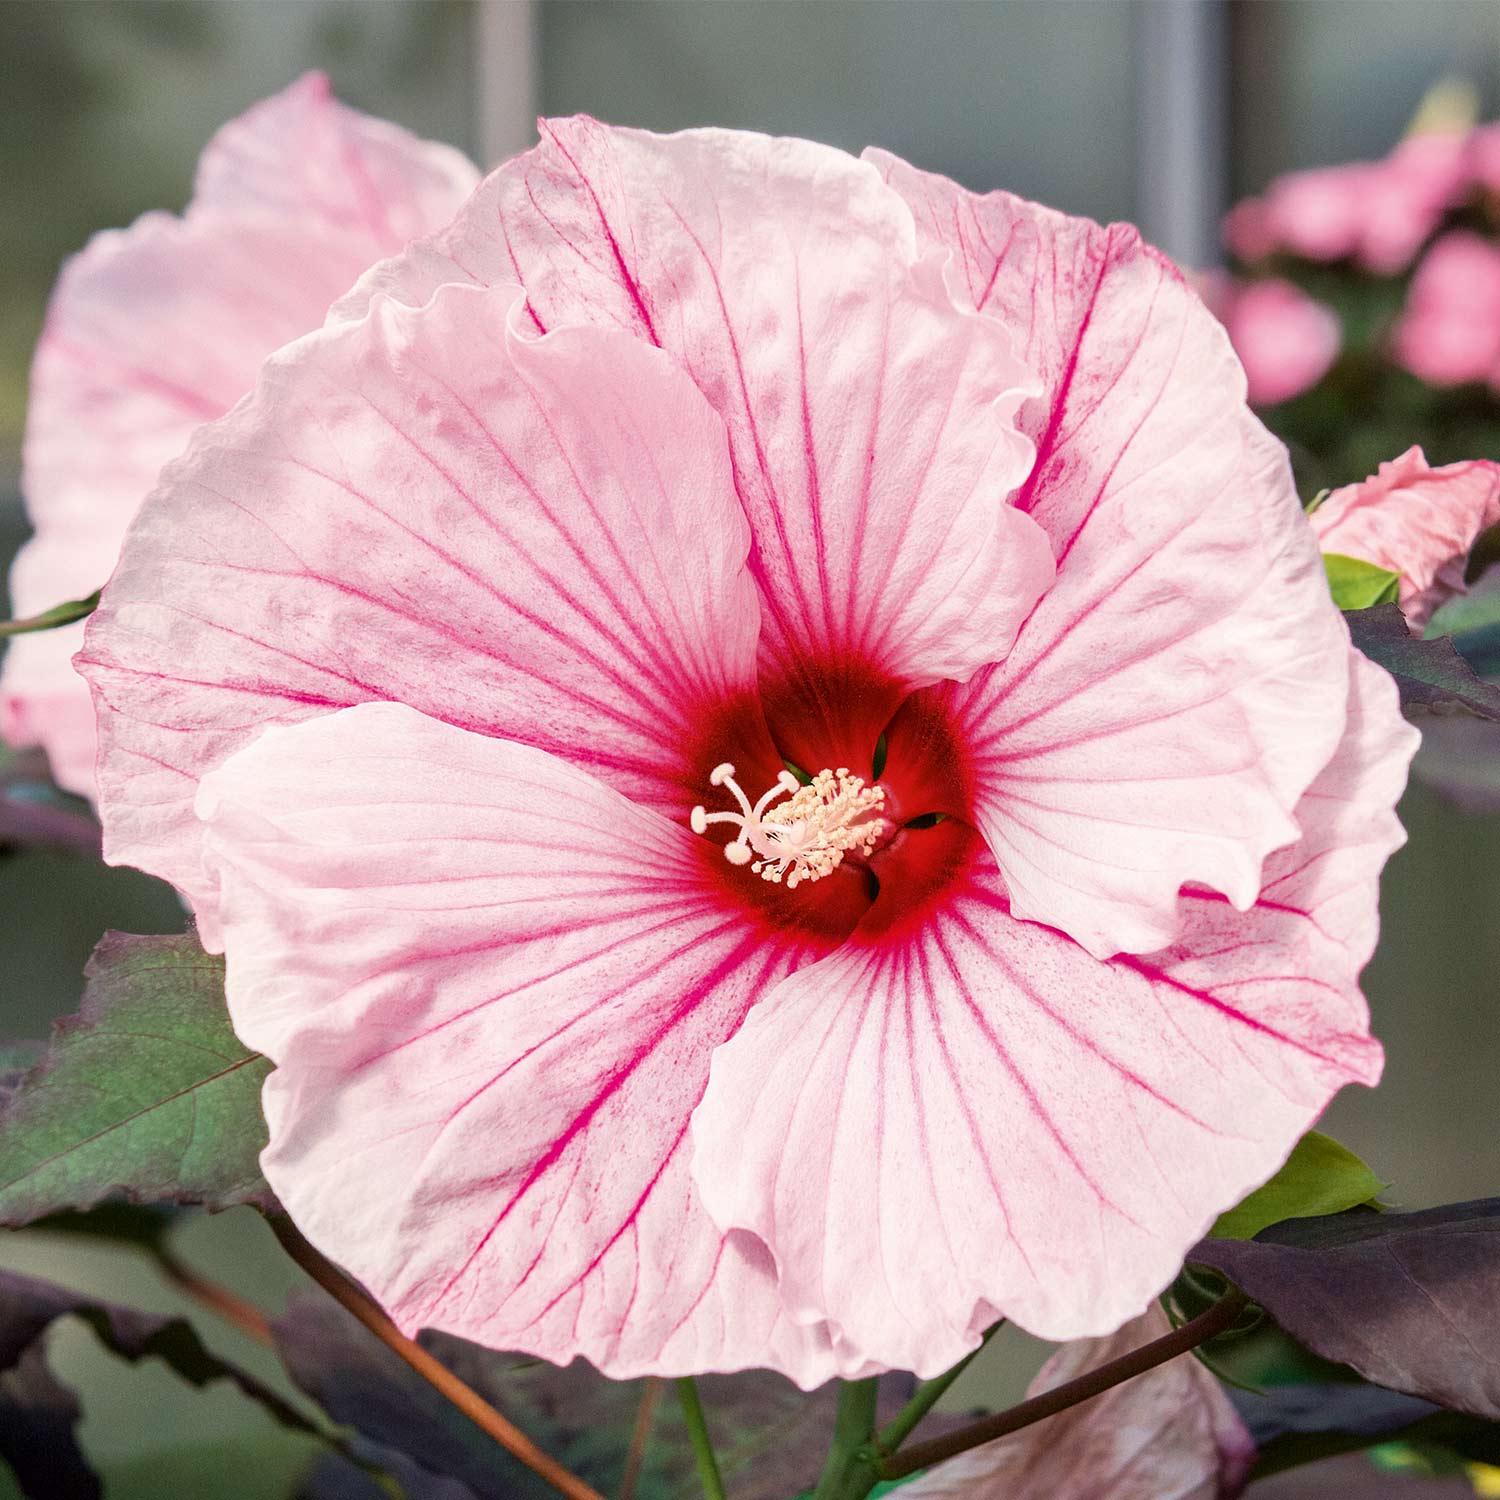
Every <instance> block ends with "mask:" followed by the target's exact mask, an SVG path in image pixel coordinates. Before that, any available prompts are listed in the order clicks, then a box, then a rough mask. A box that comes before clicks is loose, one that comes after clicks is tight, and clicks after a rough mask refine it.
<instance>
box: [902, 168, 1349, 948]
mask: <svg viewBox="0 0 1500 1500" xmlns="http://www.w3.org/2000/svg"><path fill="white" fill-rule="evenodd" d="M872 156H873V159H874V160H875V161H876V163H877V164H878V165H879V166H880V168H881V170H882V171H883V172H884V173H885V175H886V177H887V179H888V180H889V181H890V182H891V183H892V185H893V186H895V187H897V188H898V189H899V190H900V191H901V193H902V194H903V195H904V196H905V197H906V198H907V199H908V201H910V203H911V204H912V206H913V210H914V212H915V214H916V217H917V223H918V229H919V238H920V242H921V243H923V244H924V245H925V244H930V245H934V246H942V247H946V248H948V249H949V250H951V252H952V253H953V255H954V257H955V262H956V264H955V270H956V273H957V274H958V275H959V276H961V277H962V278H963V280H964V281H965V283H966V284H967V286H968V289H969V295H970V297H971V299H972V301H973V303H974V304H975V305H976V306H978V307H980V308H982V309H983V310H984V311H985V312H987V313H988V314H990V315H991V316H993V317H994V318H995V319H996V320H997V321H999V322H1002V323H1004V324H1005V325H1006V326H1007V327H1009V328H1010V329H1011V330H1012V332H1013V333H1014V335H1015V338H1016V341H1017V347H1018V349H1019V350H1020V352H1021V354H1022V357H1023V358H1024V359H1025V360H1026V362H1027V363H1028V364H1029V365H1030V366H1031V367H1032V368H1033V369H1035V370H1036V371H1037V372H1038V373H1039V375H1040V376H1041V379H1042V383H1043V393H1042V395H1040V396H1039V397H1037V398H1035V399H1033V400H1031V401H1028V402H1027V403H1026V404H1025V405H1024V406H1023V407H1022V409H1021V413H1020V423H1021V426H1022V428H1023V430H1024V431H1025V432H1027V433H1028V434H1029V435H1030V436H1031V437H1032V438H1033V439H1034V440H1035V442H1036V445H1037V461H1036V466H1035V468H1034V469H1033V471H1032V475H1031V478H1030V479H1029V480H1028V481H1027V484H1026V485H1025V486H1024V487H1023V489H1022V490H1021V492H1020V495H1019V496H1018V498H1017V501H1016V503H1017V505H1018V506H1019V507H1020V508H1022V509H1024V510H1025V511H1027V513H1028V514H1030V515H1031V516H1032V517H1033V519H1035V520H1036V521H1037V522H1038V523H1039V524H1040V525H1041V527H1042V528H1043V530H1045V531H1046V533H1047V535H1048V537H1049V538H1050V539H1051V542H1052V548H1053V553H1054V555H1055V557H1056V559H1057V581H1056V582H1055V584H1054V585H1053V586H1052V588H1051V589H1050V590H1049V591H1048V592H1047V594H1046V595H1045V596H1044V597H1043V599H1042V600H1041V602H1040V604H1038V606H1037V608H1036V610H1035V611H1034V612H1033V614H1032V615H1031V617H1030V619H1029V620H1028V621H1027V622H1026V624H1025V626H1024V627H1023V629H1022V631H1021V634H1020V636H1019V638H1018V639H1017V641H1016V644H1015V647H1014V649H1013V650H1012V651H1011V652H1010V654H1009V656H1008V657H1007V658H1006V659H1005V661H1004V662H1002V663H1001V664H1000V665H999V666H997V667H995V668H993V669H991V670H989V671H987V672H981V673H979V674H976V676H975V677H974V678H973V679H972V680H971V682H970V683H969V685H968V687H967V688H966V689H964V690H962V691H960V692H958V693H957V694H955V697H956V699H957V700H958V702H959V704H960V707H959V709H958V712H959V713H960V714H961V716H962V717H963V718H964V720H965V721H966V722H967V723H968V724H969V726H970V730H971V738H972V746H971V753H972V756H973V761H974V764H973V774H974V780H975V786H976V790H975V798H976V805H975V809H974V816H975V817H976V819H977V821H978V823H979V826H980V827H981V829H982V830H983V832H984V835H985V837H986V839H987V840H988V842H989V844H990V846H991V848H992V849H993V851H994V854H995V858H996V859H997V860H998V862H999V865H1000V868H1001V871H1002V872H1003V874H1004V877H1005V881H1006V884H1007V886H1008V888H1009V891H1010V897H1011V902H1012V910H1013V912H1014V913H1015V915H1017V916H1020V917H1024V918H1026V919H1028V920H1032V921H1037V922H1045V923H1047V924H1049V925H1051V926H1054V927H1059V928H1061V929H1062V930H1063V931H1065V932H1067V933H1068V934H1069V935H1070V936H1072V937H1073V938H1075V939H1076V940H1077V941H1078V942H1080V943H1082V944H1083V945H1084V946H1085V947H1086V948H1088V949H1089V950H1090V952H1092V953H1094V954H1096V955H1098V956H1100V957H1106V956H1108V955H1109V954H1111V953H1115V952H1135V953H1140V952H1148V951H1151V950H1152V949H1155V948H1159V947H1161V946H1163V945H1164V944H1166V943H1169V942H1170V941H1171V940H1172V939H1173V937H1174V935H1175V934H1176V933H1177V931H1178V930H1179V928H1180V927H1181V925H1182V924H1183V922H1184V920H1185V912H1184V909H1183V908H1182V907H1181V906H1180V904H1179V901H1178V892H1179V890H1180V889H1181V887H1182V886H1184V885H1187V884H1191V883H1196V884H1202V885H1207V886H1210V887H1212V888H1213V889H1215V890H1218V891H1222V892H1223V893H1225V894H1226V895H1228V896H1229V897H1230V899H1231V900H1232V901H1233V902H1234V903H1235V905H1236V906H1238V907H1240V908H1241V909H1244V908H1247V907H1248V906H1249V905H1250V904H1251V903H1253V902H1254V900H1255V897H1256V893H1257V891H1258V890H1259V889H1260V885H1261V870H1262V867H1263V864H1264V861H1265V859H1266V857H1267V855H1269V854H1270V853H1271V852H1272V851H1273V850H1275V849H1278V848H1282V847H1284V846H1285V845H1287V844H1289V843H1290V842H1292V840H1294V839H1295V838H1296V837H1297V824H1296V821H1295V819H1294V817H1293V811H1294V809H1295V808H1296V805H1297V801H1298V799H1299V798H1300V797H1301V795H1302V794H1303V792H1304V791H1306V789H1307V787H1308V786H1309V785H1310V784H1311V782H1312V780H1313V778H1314V777H1315V776H1316V775H1317V774H1318V772H1319V771H1320V770H1321V769H1322V768H1323V766H1324V765H1325V764H1326V763H1327V761H1328V759H1329V757H1330V756H1331V755H1332V754H1333V750H1334V747H1335V746H1336V745H1337V743H1338V740H1339V736H1340V734H1341V733H1342V730H1343V723H1344V703H1345V701H1346V698H1347V682H1348V672H1349V667H1348V662H1349V654H1348V649H1347V637H1346V634H1345V632H1344V630H1343V627H1342V624H1341V622H1340V620H1339V616H1338V611H1337V610H1336V609H1335V608H1334V606H1333V603H1332V601H1331V599H1330V598H1329V595H1328V588H1327V584H1326V582H1325V580H1324V576H1323V569H1322V564H1321V561H1320V558H1319V555H1318V550H1317V546H1316V543H1315V541H1314V539H1313V537H1312V536H1311V534H1310V533H1309V531H1308V528H1307V525H1306V522H1305V521H1304V519H1303V516H1302V511H1301V507H1300V505H1299V504H1298V501H1297V495H1296V491H1295V489H1294V487H1293V483H1292V477H1291V472H1290V469H1289V467H1288V464H1287V458H1286V452H1285V450H1284V449H1283V448H1282V446H1281V444H1280V443H1278V442H1276V441H1275V440H1274V439H1272V438H1271V437H1270V436H1269V434H1268V433H1267V432H1266V431H1265V429H1264V428H1263V427H1262V426H1261V425H1260V423H1259V422H1257V421H1256V420H1255V418H1254V417H1253V416H1252V415H1251V413H1250V411H1249V410H1248V408H1247V407H1246V405H1245V381H1244V375H1243V373H1242V371H1241V370H1240V368H1239V364H1238V361H1237V360H1236V359H1235V356H1234V353H1233V351H1232V349H1231V348H1230V345H1229V342H1228V340H1227V338H1226V337H1225V334H1224V331H1223V329H1222V328H1220V327H1219V325H1218V324H1217V323H1216V322H1215V320H1214V319H1213V317H1212V316H1211V315H1210V314H1209V313H1208V311H1207V310H1206V309H1205V308H1204V306H1203V305H1202V303H1201V302H1200V301H1199V299H1198V298H1197V296H1196V295H1195V294H1194V293H1193V292H1192V291H1191V290H1190V288H1189V287H1188V286H1187V285H1186V284H1185V283H1184V281H1183V279H1182V277H1181V275H1180V273H1179V272H1178V271H1177V270H1176V268H1175V267H1173V266H1172V265H1171V264H1170V263H1169V262H1168V261H1167V260H1166V259H1165V258H1164V257H1162V256H1161V255H1159V254H1158V253H1157V252H1156V251H1154V250H1152V249H1150V248H1149V247H1148V246H1146V245H1144V244H1143V243H1142V242H1141V240H1140V238H1139V236H1138V235H1137V234H1136V232H1135V231H1134V230H1133V229H1130V228H1129V227H1127V226H1124V225H1114V226H1112V227H1111V228H1108V229H1105V228H1101V227H1100V226H1098V225H1096V224H1094V223H1092V222H1090V221H1088V220H1084V219H1073V218H1068V217H1066V216H1064V215H1062V214H1058V213H1054V212H1052V211H1051V210H1048V209H1044V208H1039V207H1037V206H1036V205H1034V204H1031V203H1027V202H1025V201H1024V200H1022V199H1019V198H1015V197H1012V196H1011V195H1009V194H1006V193H992V194H989V195H988V196H986V197H977V196H975V195H973V194H970V193H968V192H965V191H964V190H963V189H961V188H958V187H956V186H955V185H954V184H952V183H951V182H948V181H947V180H946V179H944V178H940V177H935V176H930V175H927V174H924V173H920V172H918V171H916V170H915V169H913V168H911V167H909V166H907V165H906V164H905V163H904V162H901V161H899V160H898V159H896V158H895V157H891V156H888V155H885V154H883V153H872ZM950 810H952V811H962V809H950Z"/></svg>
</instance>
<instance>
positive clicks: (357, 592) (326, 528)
mask: <svg viewBox="0 0 1500 1500" xmlns="http://www.w3.org/2000/svg"><path fill="white" fill-rule="evenodd" d="M519 298H520V294H519V292H518V291H517V290H516V289H515V288H509V289H507V288H495V289H494V290H485V289H482V288H477V287H458V286H454V287H449V288H446V289H444V290H443V291H441V292H440V293H438V294H437V296H436V297H435V298H434V299H433V300H432V301H431V302H430V303H429V304H428V305H427V306H425V307H423V308H420V309H411V308H405V307H400V306H398V305H396V304H394V303H391V302H388V301H385V300H382V301H381V302H380V303H379V304H377V306H376V307H375V308H374V309H372V312H371V315H370V317H369V318H368V319H367V320H366V321H365V322H363V323H360V324H356V325H353V326H346V327H342V328H337V329H330V330H326V331H324V332H322V333H320V334H317V335H315V336H314V337H312V338H309V339H305V340H303V341H301V342H300V343H299V344H297V345H296V346H294V347H293V348H291V349H288V350H285V351H283V352H282V353H281V354H279V355H277V356H276V357H275V358H274V359H272V360H271V361H270V362H269V363H268V364H267V365H266V367H265V370H264V372H263V374H262V377H261V381H260V384H259V386H258V387H257V390H256V394H255V396H254V397H253V398H252V399H251V400H249V401H247V402H245V403H243V404H241V405H240V406H239V407H238V408H237V409H236V410H235V411H234V412H233V413H231V414H230V415H229V416H228V417H226V418H225V419H224V420H223V421H222V422H220V423H217V424H215V425H214V426H212V427H210V428H207V429H205V430H204V431H203V432H202V433H201V434H200V435H199V436H198V438H197V439H196V440H195V442H194V444H193V447H192V449H191V450H190V452H189V453H188V455H187V456H186V457H185V458H184V459H183V460H182V461H181V462H180V463H177V464H175V465H173V466H172V467H171V468H170V469H169V470H168V471H167V474H166V475H165V476H164V480H163V484H162V487H161V488H160V489H159V490H158V491H157V492H156V494H155V495H154V496H153V497H152V502H151V504H150V505H149V506H147V507H146V509H145V511H144V512H143V513H142V516H141V519H140V521H139V523H138V525H137V527H136V529H135V531H134V533H133V535H132V537H131V539H130V541H129V543H128V544H127V546H126V548H125V550H124V554H123V556H122V559H121V563H120V568H119V572H118V573H117V575H116V577H115V580H114V582H113V584H112V585H111V587H110V588H109V590H108V592H107V594H106V596H105V599H104V602H103V604H102V606H101V608H100V610H99V611H98V613H97V614H96V615H95V616H94V618H93V619H92V621H91V622H90V626H89V631H88V634H87V637H86V642H85V647H84V650H83V652H82V653H81V655H80V657H79V663H80V667H81V669H82V670H83V671H84V673H85V675H87V676H88V677H89V679H90V680H91V682H92V683H93V685H94V687H95V690H96V693H97V695H98V699H99V702H100V704H101V717H100V729H101V734H102V745H103V753H102V758H101V787H102V790H103V798H102V807H103V811H104V819H105V837H106V850H107V853H108V854H109V857H110V858H111V859H114V860H120V861H124V862H126V863H130V864H136V865H140V866H142V867H144V868H146V869H148V870H151V871H153V872H154V873H157V874H160V875H163V876H165V877H166V878H167V879H169V880H171V881H172V882H173V883H174V884H176V885H178V886H179V887H180V888H182V889H183V890H185V891H186V892H187V893H188V894H189V895H190V896H191V897H192V899H193V901H194V904H195V906H196V907H197V909H198V912H199V916H200V921H203V922H205V923H206V940H208V941H210V942H212V941H214V933H213V928H212V921H211V916H212V884H211V881H209V880H207V879H206V877H205V875H204V873H203V872H202V870H201V868H200V866H199V860H198V833H197V830H196V827H195V825H194V822H193V819H192V798H193V787H194V784H195V782H196V781H197V779H198V778H199V777H200V776H201V775H202V774H204V773H205V772H206V771H207V770H208V769H210V768H211V767H212V766H213V765H215V764H217V763H218V762H220V761H222V760H223V758H224V757H225V756H226V755H229V754H232V753H233V752H234V750H236V749H238V748H239V747H240V746H241V745H243V744H244V743H245V742H246V741H247V740H248V739H249V738H251V737H252V736H253V735H254V734H256V733H257V732H258V731H259V730H261V729H262V728H264V727H265V726H266V725H268V724H273V723H287V722H290V721H292V720H296V719H302V718H306V717H308V716H310V715H314V714H321V713H326V712H327V711H329V710H330V709H334V708H340V707H344V706H346V705H348V704H352V703H357V702H361V701H363V700H366V699H372V698H373V699H392V700H395V701H397V702H402V703H407V704H410V705H412V706H413V707H415V708H418V709H420V710H422V711H423V712H424V713H428V714H431V715H433V716H435V717H438V718H441V719H445V720H447V721H448V722H450V723H454V724H458V725H461V726H462V727H464V728H468V729H475V730H479V731H481V732H483V733H487V734H503V735H505V736H507V737H508V738H513V739H519V740H524V741H526V742H527V743H531V744H536V745H541V746H542V747H544V748H546V749H548V750H552V751H554V752H556V753H558V754H560V755H564V756H566V757H567V758H568V759H570V760H572V761H574V762H575V763H577V764H581V765H586V766H588V767H589V768H590V769H593V770H596V771H597V772H598V774H600V775H601V776H602V777H603V778H604V779H605V780H607V781H609V782H611V783H612V784H613V785H616V786H619V787H620V788H622V789H623V790H625V791H627V792H629V793H630V794H631V795H634V796H637V797H640V798H643V799H645V800H647V801H653V802H655V803H657V804H659V805H664V806H668V807H670V808H672V809H673V810H675V811H679V812H682V813H684V814H685V812H686V809H687V808H688V807H690V806H691V805H692V804H693V803H695V802H698V801H701V800H702V797H703V793H704V791H705V790H706V775H707V770H708V767H709V766H711V765H712V764H713V763H714V762H715V761H718V760H721V759H723V758H724V755H723V753H722V750H721V749H720V748H719V747H717V746H704V745H701V744H700V743H699V742H700V741H701V739H702V736H703V734H704V733H705V732H707V731H708V730H710V729H712V727H713V721H712V713H713V712H718V711H722V710H723V709H724V708H725V706H726V705H728V704H729V703H730V701H731V700H733V699H735V698H736V697H739V698H745V697H748V695H749V692H750V690H751V688H752V687H753V683H754V666H755V646H756V632H757V628H758V617H757V605H756V595H755V589H754V585H753V583H752V582H751V580H750V578H749V575H748V573H747V572H746V569H745V555H746V552H747V550H748V548H749V544H750V538H749V529H748V527H747V526H746V524H745V519H744V516H743V514H742V512H741V511H740V508H739V505H738V502H737V501H736V499H735V495H734V488H733V483H732V479H731V473H730V457H729V452H728V448H727V446H726V444H725V440H724V431H723V426H722V424H721V423H720V421H719V419H718V418H717V417H716V416H715V415H714V413H713V411H712V410H711V409H710V408H709V406H708V404H707V403H706V402H705V401H704V399H703V397H702V396H701V395H700V394H699V392H698V391H697V389H696V388H695V387H694V386H693V384H692V382H691V381H690V380H689V379H688V378H687V377H686V376H685V375H684V374H683V373H682V372H681V371H680V370H679V369H678V368H677V367H676V366H674V365H673V364H672V362H671V361H670V360H669V359H668V358H667V357H666V356H665V355H663V354H662V353H661V352H660V351H659V350H656V349H653V348H651V347H650V346H649V345H647V344H644V343H642V342H641V341H640V340H637V339H634V338H632V337H630V336H628V335H625V334H621V333H618V332H607V331H604V330H600V329H590V328H572V329H564V330H561V331H559V332H558V333H557V334H555V335H550V336H548V337H545V338H537V337H535V336H534V335H533V334H532V333H531V331H530V330H529V329H528V328H525V327H524V326H523V325H524V324H525V312H524V306H523V304H522V303H521V301H520V300H519ZM762 733H763V731H762ZM695 755H696V756H697V759H696V760H695V759H694V757H695ZM705 756H706V757H708V760H707V765H702V766H701V767H700V765H699V762H700V761H702V760H703V759H704V757H705Z"/></svg>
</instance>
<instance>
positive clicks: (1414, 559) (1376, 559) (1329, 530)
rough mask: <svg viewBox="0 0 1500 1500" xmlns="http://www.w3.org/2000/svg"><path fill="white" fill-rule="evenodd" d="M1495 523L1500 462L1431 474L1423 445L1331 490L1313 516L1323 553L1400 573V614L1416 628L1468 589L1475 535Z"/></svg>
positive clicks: (1477, 463)
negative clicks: (1467, 569) (1466, 578)
mask: <svg viewBox="0 0 1500 1500" xmlns="http://www.w3.org/2000/svg"><path fill="white" fill-rule="evenodd" d="M1497 524H1500V464H1497V463H1494V462H1492V461H1491V460H1489V459H1487V458H1480V459H1473V460H1470V461H1469V462H1467V463H1459V464H1445V465H1443V466H1442V467H1441V468H1438V469H1434V468H1432V467H1431V466H1430V465H1429V464H1428V462H1427V458H1426V456H1425V455H1424V454H1423V452H1422V450H1421V449H1420V448H1408V449H1407V450H1406V452H1405V453H1403V454H1402V455H1401V456H1400V457H1399V458H1393V459H1391V460H1390V462H1389V463H1383V464H1381V466H1380V469H1379V471H1378V472H1377V473H1375V474H1372V475H1371V476H1370V477H1369V478H1368V479H1365V480H1361V481H1360V483H1358V484H1346V485H1345V486H1344V487H1343V488H1342V489H1337V490H1334V491H1333V493H1332V494H1331V495H1329V496H1328V497H1327V499H1325V500H1324V501H1323V502H1322V504H1320V505H1319V506H1318V507H1317V508H1316V509H1315V510H1314V511H1313V513H1312V526H1313V530H1314V531H1315V532H1316V533H1317V536H1318V540H1319V542H1320V543H1321V544H1322V547H1323V550H1324V551H1325V552H1337V553H1340V554H1342V555H1343V556H1345V557H1357V558H1359V559H1360V560H1361V561H1363V562H1368V563H1374V564H1375V566H1376V567H1378V568H1384V569H1386V571H1387V572H1391V573H1399V574H1400V575H1401V582H1400V585H1399V588H1400V595H1399V598H1400V603H1401V609H1402V611H1403V612H1404V614H1405V615H1406V618H1407V620H1408V621H1409V622H1410V624H1411V627H1412V629H1413V630H1416V631H1420V630H1421V629H1422V627H1423V626H1424V625H1425V624H1426V623H1427V621H1428V620H1429V619H1430V618H1431V617H1432V613H1433V611H1434V610H1436V609H1437V608H1438V607H1439V606H1440V605H1442V604H1444V603H1446V602H1447V601H1448V600H1449V599H1452V598H1454V597H1455V596H1456V595H1458V594H1462V593H1464V592H1465V591H1466V585H1465V583H1464V569H1465V566H1466V565H1467V563H1468V560H1469V551H1470V549H1471V548H1472V547H1473V545H1474V541H1475V538H1476V537H1478V536H1479V535H1480V533H1481V532H1483V531H1486V530H1488V529H1489V528H1490V527H1491V526H1494V525H1497Z"/></svg>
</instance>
